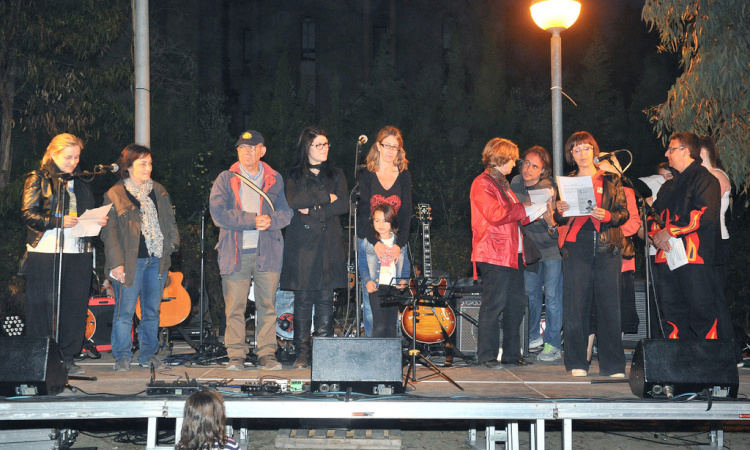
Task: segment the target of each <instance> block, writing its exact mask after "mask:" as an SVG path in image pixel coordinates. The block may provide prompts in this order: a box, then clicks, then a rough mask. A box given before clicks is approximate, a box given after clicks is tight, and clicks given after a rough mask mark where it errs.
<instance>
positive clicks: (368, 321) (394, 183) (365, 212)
mask: <svg viewBox="0 0 750 450" xmlns="http://www.w3.org/2000/svg"><path fill="white" fill-rule="evenodd" d="M366 167H367V170H364V171H362V173H361V174H360V175H359V180H358V181H359V203H358V206H357V238H358V245H359V252H360V253H362V252H366V251H367V249H366V246H365V245H364V244H365V241H367V242H368V243H369V244H370V245H372V246H373V247H374V248H375V254H376V255H377V257H378V259H379V260H380V261H382V262H384V263H389V262H392V261H396V260H397V259H398V258H399V255H400V254H401V249H402V248H405V247H406V245H407V244H408V243H409V228H410V227H411V216H412V204H411V174H410V173H409V170H408V167H409V161H408V160H407V159H406V151H405V150H404V138H403V136H402V135H401V130H399V129H398V128H396V127H392V126H386V127H384V128H383V129H382V130H380V132H379V133H378V137H377V138H376V139H375V143H374V144H372V147H370V152H369V153H368V154H367V158H366ZM381 203H388V204H390V205H391V206H392V207H393V208H394V209H395V210H396V220H397V222H398V228H399V231H400V232H399V234H398V236H397V237H396V242H395V243H394V245H393V246H391V247H387V246H386V245H385V244H383V243H382V242H380V241H379V239H378V236H377V233H376V231H375V228H373V226H372V222H371V221H370V214H371V213H372V210H373V209H374V208H375V207H376V206H378V205H380V204H381ZM362 305H363V316H364V326H365V336H370V335H371V333H372V309H371V308H370V306H371V305H370V300H369V295H368V292H367V289H366V288H365V287H364V286H362Z"/></svg>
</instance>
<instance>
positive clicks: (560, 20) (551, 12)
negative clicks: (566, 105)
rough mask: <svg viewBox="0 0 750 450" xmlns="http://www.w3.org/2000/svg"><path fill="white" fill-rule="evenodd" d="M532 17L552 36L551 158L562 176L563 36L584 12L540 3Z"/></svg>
mask: <svg viewBox="0 0 750 450" xmlns="http://www.w3.org/2000/svg"><path fill="white" fill-rule="evenodd" d="M530 9H531V17H532V18H533V19H534V22H535V23H536V24H537V25H538V26H539V28H541V29H543V30H547V31H549V32H551V33H552V43H551V51H552V87H551V91H552V157H553V159H554V161H553V166H552V169H553V174H554V175H555V176H560V175H562V167H563V166H562V158H563V154H562V153H563V149H562V145H563V144H562V142H563V135H562V132H563V130H562V58H561V48H562V47H561V39H560V33H561V32H562V31H563V30H566V29H567V28H569V27H570V26H571V25H573V23H575V21H576V19H578V14H580V12H581V3H580V2H577V1H575V0H541V1H538V0H537V1H534V2H533V4H532V5H531V8H530Z"/></svg>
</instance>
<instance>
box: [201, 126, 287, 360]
mask: <svg viewBox="0 0 750 450" xmlns="http://www.w3.org/2000/svg"><path fill="white" fill-rule="evenodd" d="M236 147H237V158H238V161H237V162H236V163H234V164H232V166H231V167H230V168H229V170H225V171H223V172H222V173H220V174H219V176H218V178H216V181H214V185H213V187H212V188H211V197H210V200H209V204H210V208H211V218H212V219H213V221H214V224H216V226H217V227H219V242H218V244H216V249H217V250H218V252H219V261H218V262H219V272H220V273H221V287H222V290H223V293H224V303H225V313H226V321H227V327H226V331H225V333H224V345H225V346H226V348H227V355H228V356H229V364H227V370H233V371H239V370H243V369H244V367H245V366H244V363H245V359H246V357H247V354H248V346H247V344H246V343H245V307H246V305H247V298H248V293H249V290H250V280H251V279H252V280H254V292H255V310H256V317H257V325H256V327H257V328H256V333H255V334H256V342H255V354H256V355H257V356H258V366H260V367H262V368H263V369H265V370H281V364H280V363H279V362H278V361H277V360H276V356H275V353H276V346H277V345H276V308H275V307H274V302H275V300H276V288H277V286H278V283H279V273H280V272H281V260H282V255H283V253H284V238H283V237H282V235H281V229H282V228H284V227H286V226H287V225H289V222H290V221H291V219H292V209H291V208H290V207H289V205H288V204H287V202H286V196H285V195H284V181H283V179H282V177H281V175H280V174H279V173H278V172H276V171H275V170H273V169H272V168H271V166H269V165H268V164H266V163H265V162H263V161H261V160H260V159H261V158H262V157H263V156H264V155H265V154H266V146H265V141H264V139H263V136H262V135H261V134H260V133H258V132H257V131H254V130H249V131H245V132H244V133H242V135H241V136H240V138H239V140H238V141H237V144H236Z"/></svg>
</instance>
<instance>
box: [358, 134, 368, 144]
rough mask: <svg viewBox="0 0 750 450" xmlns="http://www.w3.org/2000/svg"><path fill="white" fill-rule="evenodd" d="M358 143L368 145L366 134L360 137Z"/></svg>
mask: <svg viewBox="0 0 750 450" xmlns="http://www.w3.org/2000/svg"><path fill="white" fill-rule="evenodd" d="M357 143H358V144H359V145H362V144H367V136H365V135H364V134H363V135H362V136H360V137H359V139H357Z"/></svg>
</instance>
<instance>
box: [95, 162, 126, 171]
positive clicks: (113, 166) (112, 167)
mask: <svg viewBox="0 0 750 450" xmlns="http://www.w3.org/2000/svg"><path fill="white" fill-rule="evenodd" d="M94 170H98V171H104V172H107V171H109V172H112V173H115V172H117V171H118V170H120V166H118V165H117V164H97V165H95V166H94Z"/></svg>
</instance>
